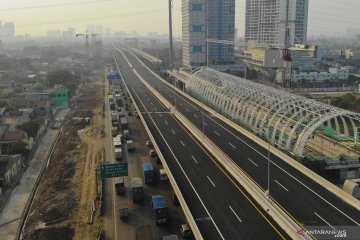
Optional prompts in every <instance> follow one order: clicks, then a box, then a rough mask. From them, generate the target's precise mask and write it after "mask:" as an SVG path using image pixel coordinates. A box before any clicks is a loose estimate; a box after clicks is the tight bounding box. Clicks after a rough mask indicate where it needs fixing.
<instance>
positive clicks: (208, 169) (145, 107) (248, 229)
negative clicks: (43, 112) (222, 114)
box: [117, 55, 287, 239]
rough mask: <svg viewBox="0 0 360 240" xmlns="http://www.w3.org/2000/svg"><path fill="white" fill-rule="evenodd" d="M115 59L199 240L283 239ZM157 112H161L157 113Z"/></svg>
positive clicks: (239, 189) (122, 63) (264, 216)
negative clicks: (184, 201)
mask: <svg viewBox="0 0 360 240" xmlns="http://www.w3.org/2000/svg"><path fill="white" fill-rule="evenodd" d="M118 56H119V55H118ZM117 59H118V62H119V66H120V71H121V74H122V76H123V78H124V79H125V81H126V83H127V84H128V87H129V89H130V91H131V93H132V95H133V97H134V98H135V101H136V102H137V105H138V106H139V107H140V109H141V111H142V112H143V116H144V119H145V121H146V122H147V125H148V126H149V128H150V129H151V131H152V133H153V135H154V137H155V139H156V142H157V144H158V145H159V147H160V149H161V152H162V153H163V155H164V156H165V158H166V160H167V162H168V164H169V165H170V168H171V169H172V173H173V174H174V177H175V179H176V181H177V182H178V185H179V187H180V189H181V191H182V193H183V194H184V197H185V199H186V202H187V204H188V205H189V208H190V210H191V212H192V214H193V216H194V218H195V219H196V222H197V224H198V226H199V228H200V230H201V232H202V233H203V234H204V238H205V239H279V238H281V237H280V236H279V233H280V234H282V235H284V233H283V232H282V230H278V231H279V233H277V232H276V230H275V229H279V227H278V226H277V225H276V224H275V223H274V222H273V221H272V220H269V219H268V217H266V213H264V212H263V211H262V210H260V209H259V206H258V205H257V204H256V203H253V204H254V205H251V203H249V201H252V202H254V200H252V199H251V198H249V199H247V198H246V197H248V196H246V197H245V196H244V195H245V191H244V190H243V189H242V188H241V187H240V186H238V185H237V184H236V185H235V184H234V183H232V182H231V181H230V179H229V178H228V177H227V176H226V175H225V174H224V173H223V172H222V170H221V169H220V168H219V167H218V166H217V165H216V164H215V161H214V160H213V159H212V158H211V157H210V156H209V155H208V153H207V152H206V151H204V150H203V149H202V148H201V146H200V145H199V144H198V143H197V142H196V141H195V140H194V139H193V138H192V137H191V136H190V135H189V133H188V132H187V131H186V130H185V129H184V128H183V127H182V126H181V125H180V124H179V123H178V122H177V121H176V120H175V119H174V118H173V116H172V115H171V114H170V113H168V112H166V108H164V107H163V106H162V105H161V104H160V103H159V102H158V101H157V99H156V98H155V97H154V96H153V95H152V94H151V93H150V92H149V91H148V90H147V89H146V88H145V86H144V85H142V83H141V82H140V80H139V79H138V78H137V76H135V75H134V74H133V72H132V71H131V70H130V71H129V68H128V67H127V63H126V62H125V61H124V60H123V59H122V57H121V56H119V57H118V58H117ZM159 109H161V110H162V111H160V112H159V111H156V110H159ZM240 191H242V192H244V194H242V193H241V192H240ZM255 207H256V208H257V209H256V208H255ZM268 221H269V222H270V223H271V224H272V225H273V227H272V226H271V225H270V224H269V222H268ZM274 228H275V229H274ZM284 236H285V237H287V236H286V235H284Z"/></svg>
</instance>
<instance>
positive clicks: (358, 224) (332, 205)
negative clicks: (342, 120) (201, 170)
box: [206, 115, 360, 226]
mask: <svg viewBox="0 0 360 240" xmlns="http://www.w3.org/2000/svg"><path fill="white" fill-rule="evenodd" d="M206 117H208V118H209V119H210V120H211V121H213V122H214V123H215V124H217V125H218V126H219V127H221V128H222V129H224V130H225V131H227V132H228V133H229V134H230V135H232V136H233V137H235V138H236V139H238V140H239V141H241V142H242V143H244V144H245V145H247V146H248V147H249V148H251V149H252V150H254V151H255V152H257V153H258V154H259V155H260V156H262V157H263V158H265V159H267V156H265V155H264V154H262V153H261V152H259V151H258V150H257V149H255V148H254V147H253V146H251V145H250V144H249V143H247V142H246V141H245V140H243V139H241V138H240V137H238V136H237V135H235V134H234V133H232V132H231V131H230V130H229V129H227V128H226V127H224V126H223V125H221V124H220V123H218V122H217V121H215V120H214V119H213V118H211V117H209V116H208V115H206ZM270 162H271V164H273V165H274V166H276V167H277V168H279V169H280V170H281V171H283V172H284V173H285V174H287V175H288V176H289V177H291V178H292V179H294V180H295V181H296V182H298V183H299V184H300V185H302V186H303V187H304V188H306V189H307V190H309V191H310V192H312V193H313V194H314V195H316V196H317V197H319V198H320V199H321V200H323V201H324V202H326V203H327V204H329V205H330V206H331V207H332V208H334V209H336V210H337V211H338V212H339V213H341V214H342V215H344V216H345V217H347V218H348V219H349V220H351V221H352V222H354V223H355V224H356V225H357V226H360V223H359V222H357V221H355V220H354V219H352V218H351V217H350V216H349V215H347V214H346V213H344V212H343V211H341V210H340V209H339V208H337V207H336V206H335V205H334V204H332V203H331V202H329V201H328V200H326V199H325V198H324V197H323V196H321V195H320V194H318V193H317V192H315V191H314V190H313V189H312V188H310V187H309V186H308V185H306V184H305V183H303V182H301V181H300V180H299V179H297V178H296V177H295V176H294V175H292V174H290V173H289V172H287V171H286V170H285V169H284V168H282V167H280V166H279V165H278V164H277V163H275V162H273V161H270ZM309 179H310V178H309ZM310 180H312V179H310ZM312 181H313V180H312Z"/></svg>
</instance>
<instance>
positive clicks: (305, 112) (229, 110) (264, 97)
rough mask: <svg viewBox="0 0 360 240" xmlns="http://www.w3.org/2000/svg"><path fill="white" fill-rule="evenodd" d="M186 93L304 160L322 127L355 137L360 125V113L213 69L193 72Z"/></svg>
mask: <svg viewBox="0 0 360 240" xmlns="http://www.w3.org/2000/svg"><path fill="white" fill-rule="evenodd" d="M186 91H187V92H189V93H190V94H191V95H193V96H195V97H196V98H198V99H199V100H201V101H203V102H204V103H206V104H207V105H209V106H210V107H213V108H214V109H215V110H217V111H218V112H220V113H221V114H223V115H225V116H227V117H229V118H231V119H233V120H235V121H236V122H239V123H241V124H243V125H244V126H246V127H248V128H249V129H251V130H252V131H253V132H254V133H256V134H259V135H261V136H264V137H265V138H269V139H270V140H269V141H270V142H271V143H272V144H273V145H275V146H277V147H278V148H282V149H285V150H286V151H288V152H290V153H292V154H294V155H296V156H300V157H302V156H303V155H304V149H305V147H306V144H307V142H308V140H309V138H311V137H312V136H313V134H314V133H315V132H316V131H317V130H319V127H326V128H332V129H333V131H334V132H335V133H336V134H338V135H341V136H347V137H350V138H353V136H352V133H354V131H355V128H356V126H359V124H360V114H358V113H354V112H351V111H347V110H344V109H340V108H337V107H333V106H331V105H328V104H324V103H321V102H317V101H315V100H311V99H307V98H304V97H301V96H298V95H294V94H291V93H289V92H285V91H283V90H279V89H275V88H273V87H269V86H265V85H261V84H258V83H255V82H251V81H248V80H246V79H243V78H239V77H236V76H233V75H229V74H226V73H222V72H218V71H216V70H213V69H211V68H201V69H198V70H196V71H193V72H192V73H191V74H190V76H189V78H188V81H187V83H186ZM267 129H269V130H270V131H267ZM267 132H269V134H266V133H267ZM265 135H266V136H265Z"/></svg>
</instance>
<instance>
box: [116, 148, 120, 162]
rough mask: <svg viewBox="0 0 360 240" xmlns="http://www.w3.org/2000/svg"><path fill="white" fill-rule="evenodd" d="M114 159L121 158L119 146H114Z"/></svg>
mask: <svg viewBox="0 0 360 240" xmlns="http://www.w3.org/2000/svg"><path fill="white" fill-rule="evenodd" d="M115 159H116V161H121V160H122V149H121V148H115Z"/></svg>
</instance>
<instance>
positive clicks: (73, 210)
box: [23, 74, 104, 240]
mask: <svg viewBox="0 0 360 240" xmlns="http://www.w3.org/2000/svg"><path fill="white" fill-rule="evenodd" d="M94 76H95V77H93V78H91V79H90V80H89V81H87V82H86V84H84V85H83V86H82V88H81V90H80V93H79V97H78V98H77V100H76V102H75V103H73V104H74V107H73V109H74V110H72V111H71V112H70V113H69V115H68V116H67V117H66V118H65V119H64V123H63V127H62V129H61V131H60V135H59V138H58V141H57V142H56V144H55V146H54V149H53V152H52V155H51V158H50V161H49V165H48V167H47V169H46V171H45V173H44V175H43V177H42V178H41V181H40V184H39V187H38V189H37V192H36V195H35V199H34V202H33V204H32V206H31V208H30V211H29V216H28V218H27V220H26V223H25V228H24V231H23V239H30V240H31V239H33V240H35V239H36V240H37V239H52V240H54V239H61V240H66V239H79V240H80V239H94V238H95V237H96V236H98V233H99V229H100V226H101V224H102V218H101V216H100V213H99V212H100V211H95V209H96V206H95V204H96V203H95V197H96V190H97V188H96V186H97V180H98V178H97V174H96V168H97V166H98V165H99V162H100V161H101V160H102V156H103V137H104V134H103V132H104V129H103V128H104V119H103V101H102V99H103V94H104V93H103V89H104V86H103V81H102V80H103V78H102V77H101V74H97V75H94ZM75 106H76V107H75ZM75 109H76V110H75Z"/></svg>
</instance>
